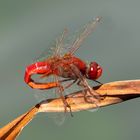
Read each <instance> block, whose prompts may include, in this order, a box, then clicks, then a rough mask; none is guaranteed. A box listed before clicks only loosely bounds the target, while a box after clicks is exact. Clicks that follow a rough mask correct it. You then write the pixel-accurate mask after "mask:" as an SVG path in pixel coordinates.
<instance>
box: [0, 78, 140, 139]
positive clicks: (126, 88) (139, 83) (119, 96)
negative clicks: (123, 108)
mask: <svg viewBox="0 0 140 140" xmlns="http://www.w3.org/2000/svg"><path fill="white" fill-rule="evenodd" d="M94 89H95V90H96V92H98V93H99V94H100V95H101V96H102V97H103V98H102V100H100V101H99V103H98V106H99V107H104V106H108V105H112V104H116V103H120V102H123V101H126V100H129V99H133V98H137V97H140V80H128V81H116V82H111V83H107V84H103V85H102V86H98V87H94ZM89 98H91V99H92V97H89ZM66 100H67V102H68V103H69V105H70V106H71V109H72V112H76V111H82V110H88V109H94V108H95V107H96V106H95V104H91V103H87V102H86V101H85V100H84V96H83V94H82V92H81V91H78V92H75V93H72V94H69V95H68V96H66ZM39 112H64V106H63V102H62V100H61V99H59V98H58V99H48V100H45V101H42V102H40V103H39V104H37V105H36V106H34V107H33V108H32V109H31V110H29V111H28V112H27V113H25V114H23V115H21V116H20V117H18V118H17V119H15V120H14V121H12V122H10V123H9V124H7V125H6V126H4V127H3V128H1V129H0V139H1V140H14V139H15V138H16V136H17V135H18V134H19V133H20V132H21V130H22V129H23V128H24V127H25V126H26V125H27V124H28V123H29V122H30V121H31V120H32V119H33V117H34V116H35V115H36V114H37V113H39Z"/></svg>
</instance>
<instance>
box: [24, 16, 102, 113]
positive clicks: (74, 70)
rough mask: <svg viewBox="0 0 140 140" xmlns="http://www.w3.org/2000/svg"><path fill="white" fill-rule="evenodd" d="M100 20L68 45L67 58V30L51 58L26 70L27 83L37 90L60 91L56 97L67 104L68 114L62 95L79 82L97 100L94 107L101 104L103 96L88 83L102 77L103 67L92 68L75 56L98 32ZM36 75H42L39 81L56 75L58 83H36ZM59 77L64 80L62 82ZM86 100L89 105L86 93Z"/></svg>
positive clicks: (94, 64) (55, 81)
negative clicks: (89, 37) (87, 39)
mask: <svg viewBox="0 0 140 140" xmlns="http://www.w3.org/2000/svg"><path fill="white" fill-rule="evenodd" d="M100 19H101V18H100V17H96V18H95V19H94V20H93V21H91V22H90V23H89V24H88V25H86V27H85V28H84V30H83V31H82V33H81V34H80V35H79V36H78V37H77V38H76V39H75V40H74V41H73V42H72V43H71V44H69V46H70V47H69V50H68V51H67V52H66V53H64V54H61V49H62V48H63V47H64V45H65V44H64V38H65V36H66V34H67V30H64V32H63V34H62V35H61V37H60V38H58V39H57V41H56V44H55V45H56V47H55V51H54V53H53V54H52V56H50V57H48V58H46V59H44V60H43V61H40V62H36V63H33V64H31V65H29V66H27V67H26V71H25V77H24V80H25V82H26V83H27V84H28V85H29V86H30V87H31V88H34V89H40V90H48V89H51V88H58V90H57V94H59V95H60V98H61V99H62V101H63V103H64V110H65V112H66V111H67V107H68V108H69V109H70V112H71V108H70V106H69V104H68V103H67V102H66V100H65V97H64V95H63V92H64V90H65V89H66V88H69V87H71V86H72V85H73V84H74V83H76V82H77V84H78V85H79V86H82V87H84V89H85V88H86V89H87V90H88V94H90V95H91V96H92V97H93V100H94V102H92V103H95V104H97V103H98V101H99V100H100V95H99V94H98V93H96V92H95V91H94V90H93V89H92V88H91V87H90V85H89V84H88V82H87V80H86V79H89V80H93V81H96V80H97V79H98V78H99V77H100V76H101V74H102V68H101V66H100V65H99V64H98V63H96V62H95V61H93V62H91V63H90V64H86V62H85V61H83V60H81V59H80V58H78V57H76V56H74V53H75V52H76V51H77V50H78V49H79V47H80V46H81V44H82V43H83V41H84V40H85V38H86V37H87V36H88V35H89V34H90V33H91V32H92V31H93V30H94V29H95V27H96V25H97V23H99V21H100ZM35 74H38V75H41V77H40V78H43V77H49V76H52V75H53V76H54V79H55V80H54V81H53V82H45V83H40V82H36V81H35V80H34V79H33V78H32V76H33V75H35ZM60 77H61V78H64V79H63V80H59V78H60ZM65 81H71V82H70V83H69V84H68V85H66V86H65V87H64V86H63V82H65ZM97 82H98V81H97ZM84 97H85V100H86V101H88V99H87V93H84ZM97 106H98V105H97Z"/></svg>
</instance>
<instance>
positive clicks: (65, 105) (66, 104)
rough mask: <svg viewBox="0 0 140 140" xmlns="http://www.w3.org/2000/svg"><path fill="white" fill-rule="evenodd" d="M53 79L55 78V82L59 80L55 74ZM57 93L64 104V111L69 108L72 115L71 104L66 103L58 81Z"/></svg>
mask: <svg viewBox="0 0 140 140" xmlns="http://www.w3.org/2000/svg"><path fill="white" fill-rule="evenodd" d="M55 80H56V82H57V83H58V82H59V80H58V77H57V76H56V75H55ZM57 93H58V94H59V95H60V98H61V99H62V101H63V104H64V112H65V113H66V112H67V108H69V110H70V114H71V116H72V117H73V114H72V110H71V106H70V105H69V104H68V102H67V101H66V99H65V96H64V95H63V93H64V87H63V86H62V85H61V84H60V82H59V86H58V91H57Z"/></svg>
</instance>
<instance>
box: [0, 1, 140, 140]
mask: <svg viewBox="0 0 140 140" xmlns="http://www.w3.org/2000/svg"><path fill="white" fill-rule="evenodd" d="M96 16H102V17H103V19H102V21H101V24H99V26H98V27H97V29H96V31H95V32H94V33H93V34H92V35H91V36H90V37H89V38H88V39H87V40H86V42H84V43H83V45H82V47H81V48H80V49H79V50H78V51H77V56H80V57H81V58H82V59H83V60H89V61H92V60H96V61H97V62H98V63H100V64H101V65H102V66H103V69H104V73H103V76H102V78H101V79H100V81H101V82H103V83H105V82H110V81H116V80H127V79H139V78H140V77H139V76H140V55H139V53H140V1H138V0H133V1H131V0H106V1H105V0H40V1H39V0H0V127H2V126H4V125H5V124H7V123H8V122H9V121H11V120H12V119H14V118H16V117H17V116H19V115H21V114H22V113H24V112H26V111H27V110H28V109H29V108H30V107H32V106H33V105H34V104H36V102H37V101H36V99H35V98H34V95H33V93H34V92H33V90H32V89H30V88H29V87H28V86H27V85H26V84H25V83H24V81H23V76H24V70H25V67H26V65H28V64H30V63H31V62H32V60H33V59H34V58H36V57H38V55H39V54H40V53H41V52H43V50H45V49H46V48H47V47H50V45H49V44H50V43H51V42H52V40H54V39H55V38H56V36H58V34H59V33H61V32H62V31H63V29H64V27H68V28H69V30H70V31H71V32H72V31H73V32H74V31H75V30H77V29H80V28H81V27H83V25H84V24H85V23H88V21H90V20H91V19H92V18H94V17H96ZM139 105H140V103H139V99H134V100H131V101H127V102H125V103H122V104H118V105H114V106H109V107H106V108H101V109H100V110H99V111H97V112H95V113H89V112H79V113H76V114H74V117H73V118H71V117H69V118H68V121H66V122H65V123H64V125H62V126H57V125H55V124H54V123H53V122H52V120H51V119H49V118H47V114H38V115H37V116H36V118H35V119H34V120H33V121H32V122H31V123H30V124H29V125H27V126H26V127H25V129H24V130H23V132H22V133H21V135H20V136H19V137H18V139H19V140H25V139H27V140H33V139H34V140H38V139H39V140H44V139H46V140H47V139H50V140H56V139H61V140H64V139H67V140H72V139H79V140H85V139H88V140H95V139H98V140H101V139H104V140H112V139H113V140H132V139H135V140H136V139H139V137H140V132H139V131H140V121H139V118H140V110H139Z"/></svg>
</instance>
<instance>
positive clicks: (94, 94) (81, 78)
mask: <svg viewBox="0 0 140 140" xmlns="http://www.w3.org/2000/svg"><path fill="white" fill-rule="evenodd" d="M70 66H71V70H72V71H73V72H74V73H75V75H76V76H77V77H78V78H79V81H80V82H82V84H83V87H84V88H85V90H88V91H85V90H84V91H85V93H84V98H85V100H86V101H87V100H88V98H86V97H87V96H88V95H90V96H92V97H93V98H92V100H93V101H92V102H93V103H95V105H96V106H97V107H98V105H97V103H98V102H99V100H100V95H99V94H98V93H97V92H95V90H94V89H92V88H91V87H90V86H89V84H88V82H87V81H86V79H85V77H84V76H83V75H82V74H81V72H80V70H79V69H78V68H77V67H76V66H75V65H73V64H71V65H70ZM88 102H90V103H92V102H91V101H88Z"/></svg>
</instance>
